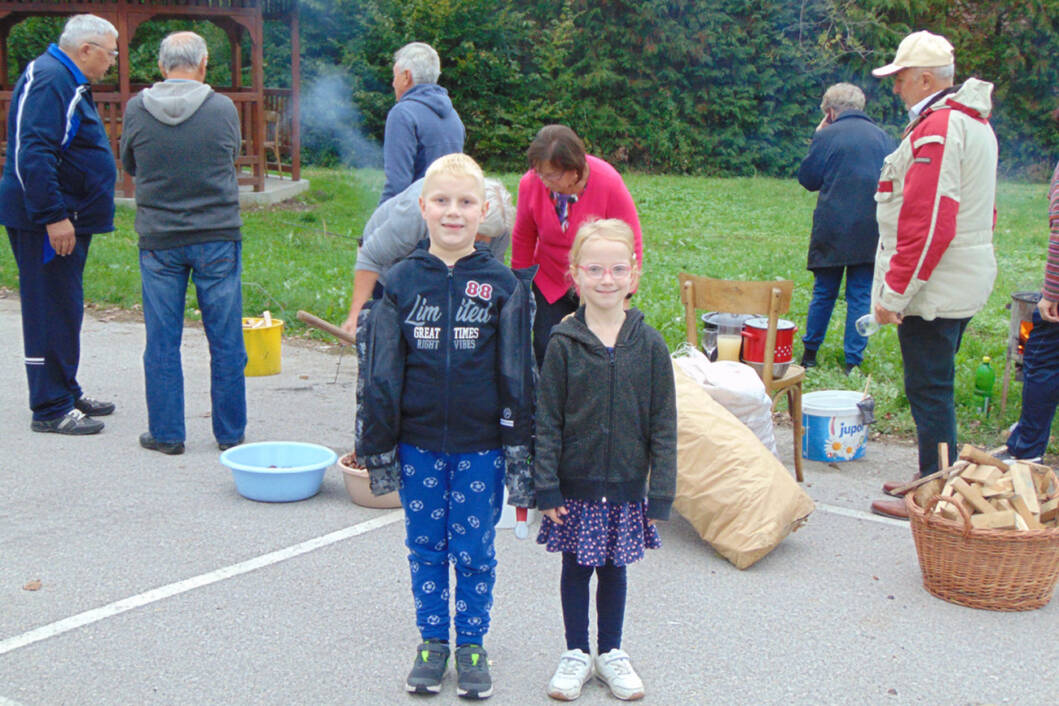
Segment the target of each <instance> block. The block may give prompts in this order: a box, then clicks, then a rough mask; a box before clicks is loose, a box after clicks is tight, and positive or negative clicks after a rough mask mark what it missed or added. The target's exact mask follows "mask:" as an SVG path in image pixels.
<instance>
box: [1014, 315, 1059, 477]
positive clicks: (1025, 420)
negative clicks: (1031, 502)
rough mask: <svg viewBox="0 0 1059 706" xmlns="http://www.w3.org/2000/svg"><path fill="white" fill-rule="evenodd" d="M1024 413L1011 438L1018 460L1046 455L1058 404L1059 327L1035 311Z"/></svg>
mask: <svg viewBox="0 0 1059 706" xmlns="http://www.w3.org/2000/svg"><path fill="white" fill-rule="evenodd" d="M1022 375H1023V385H1022V413H1021V414H1020V415H1019V423H1018V425H1017V426H1016V427H1015V429H1014V431H1012V432H1011V436H1010V437H1009V438H1008V451H1010V452H1011V455H1012V456H1014V457H1015V458H1034V457H1036V456H1043V455H1044V452H1045V451H1046V450H1047V449H1048V437H1049V436H1050V435H1051V433H1052V420H1053V419H1054V418H1055V408H1056V406H1057V405H1059V324H1053V323H1051V322H1049V321H1045V320H1043V319H1042V318H1041V315H1040V314H1039V313H1037V312H1036V311H1034V312H1033V330H1032V331H1030V337H1029V340H1027V341H1026V348H1025V349H1024V350H1023V355H1022Z"/></svg>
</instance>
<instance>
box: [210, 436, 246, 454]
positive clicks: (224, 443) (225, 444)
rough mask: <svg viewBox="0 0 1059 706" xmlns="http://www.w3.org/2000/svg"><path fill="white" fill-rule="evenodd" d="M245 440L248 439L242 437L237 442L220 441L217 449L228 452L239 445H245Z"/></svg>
mask: <svg viewBox="0 0 1059 706" xmlns="http://www.w3.org/2000/svg"><path fill="white" fill-rule="evenodd" d="M245 439H246V437H244V436H240V437H239V438H238V439H237V440H236V441H218V442H217V448H218V449H220V450H221V451H227V450H228V449H230V448H233V447H235V446H238V445H239V444H241V443H243V441H244V440H245Z"/></svg>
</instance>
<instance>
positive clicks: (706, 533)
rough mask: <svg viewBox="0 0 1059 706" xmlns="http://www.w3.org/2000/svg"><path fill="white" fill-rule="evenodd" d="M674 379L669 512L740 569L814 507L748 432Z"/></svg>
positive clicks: (687, 383)
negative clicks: (680, 517) (673, 464)
mask: <svg viewBox="0 0 1059 706" xmlns="http://www.w3.org/2000/svg"><path fill="white" fill-rule="evenodd" d="M673 374H674V376H675V378H676V389H677V493H676V498H675V500H674V502H673V507H675V508H676V509H677V512H679V513H680V514H681V515H683V516H684V518H685V519H687V521H688V522H690V523H691V525H692V526H693V527H694V528H695V530H696V531H697V532H698V533H699V536H701V537H702V538H703V539H704V540H706V541H707V542H709V543H710V545H711V546H712V547H713V548H714V549H715V550H717V552H718V553H719V554H720V555H721V556H723V557H724V558H725V559H727V560H728V561H730V562H732V563H733V564H735V566H736V567H737V568H739V569H745V568H746V567H748V566H750V565H751V564H753V563H754V562H756V561H757V560H758V559H760V558H761V557H763V556H765V555H766V554H768V553H769V552H770V551H772V550H773V549H774V548H775V547H776V545H778V544H779V543H780V542H782V541H783V538H784V537H786V536H787V535H788V534H790V533H791V532H793V531H794V530H796V529H798V527H800V526H801V525H802V523H804V522H805V520H806V518H808V516H809V513H811V512H812V511H813V509H814V508H815V506H814V505H813V501H812V499H811V498H810V497H809V496H808V495H807V494H806V493H805V491H804V490H802V489H801V487H799V486H798V483H797V482H796V481H795V480H794V478H793V477H792V476H791V474H790V471H788V470H787V469H786V468H785V467H784V466H783V464H782V463H780V462H779V460H778V459H777V458H776V457H775V456H773V455H772V454H771V453H769V451H768V449H766V448H765V447H764V445H762V443H761V442H760V441H759V440H758V438H757V437H756V436H754V433H753V432H752V431H750V429H748V428H747V427H746V426H745V425H744V424H743V423H742V422H740V421H739V419H737V418H736V417H735V416H734V415H733V414H732V413H731V412H729V411H728V410H726V409H725V408H724V407H722V406H721V405H720V404H718V403H717V402H714V400H713V398H711V397H710V395H709V393H707V392H706V391H705V390H704V389H703V388H702V387H700V386H699V384H698V383H696V382H695V381H694V380H692V379H691V378H690V377H688V375H686V374H685V373H684V371H682V370H681V369H680V368H679V367H678V366H674V368H673ZM798 451H799V452H800V449H799V450H798Z"/></svg>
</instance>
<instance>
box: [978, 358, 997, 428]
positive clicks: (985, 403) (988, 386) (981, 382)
mask: <svg viewBox="0 0 1059 706" xmlns="http://www.w3.org/2000/svg"><path fill="white" fill-rule="evenodd" d="M989 360H990V359H989V356H982V363H981V365H979V366H978V370H976V371H975V372H974V396H975V397H977V398H978V411H979V412H981V413H982V414H984V415H988V414H989V401H990V400H991V399H992V398H993V383H995V382H996V373H995V372H994V371H993V366H992V365H990V364H989Z"/></svg>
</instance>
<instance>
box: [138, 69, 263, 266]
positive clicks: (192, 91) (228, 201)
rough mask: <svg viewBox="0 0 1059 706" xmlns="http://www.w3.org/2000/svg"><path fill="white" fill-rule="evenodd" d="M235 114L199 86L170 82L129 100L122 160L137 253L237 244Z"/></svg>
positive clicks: (231, 107)
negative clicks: (130, 181)
mask: <svg viewBox="0 0 1059 706" xmlns="http://www.w3.org/2000/svg"><path fill="white" fill-rule="evenodd" d="M241 141H242V138H241V136H240V132H239V114H238V113H237V111H236V109H235V104H234V103H232V101H231V99H230V98H228V97H227V96H222V95H220V94H218V93H214V92H213V89H212V88H210V87H209V86H207V85H206V84H203V83H199V82H198V81H185V80H168V81H163V82H161V83H156V84H155V85H153V86H151V87H150V88H146V89H144V90H143V91H141V92H140V93H139V94H138V95H136V96H134V97H133V98H132V100H130V101H129V105H128V107H127V108H126V109H125V119H124V127H123V130H122V135H121V162H122V164H123V165H124V166H125V169H126V170H127V171H128V172H129V173H130V174H132V175H133V176H134V177H135V184H136V232H137V233H138V234H139V236H140V240H139V245H140V248H141V249H143V250H162V249H166V248H174V247H178V246H181V245H192V244H195V243H206V242H213V241H217V240H240V239H241V237H242V236H241V234H240V231H239V228H240V226H242V224H243V221H242V218H241V217H240V216H239V184H238V182H237V181H236V174H235V158H236V156H237V155H238V154H239V149H240V145H241Z"/></svg>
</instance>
